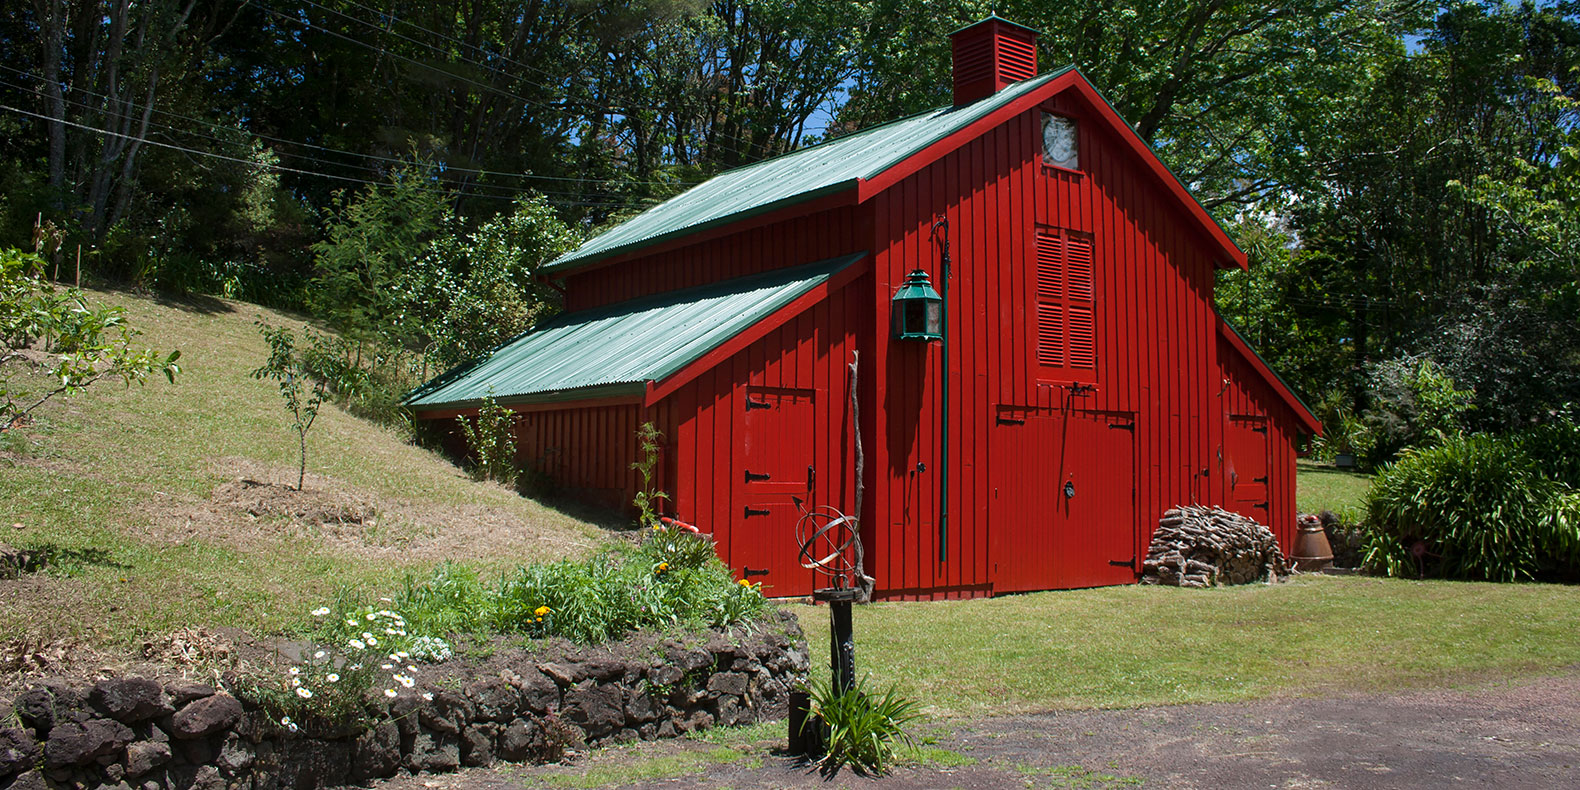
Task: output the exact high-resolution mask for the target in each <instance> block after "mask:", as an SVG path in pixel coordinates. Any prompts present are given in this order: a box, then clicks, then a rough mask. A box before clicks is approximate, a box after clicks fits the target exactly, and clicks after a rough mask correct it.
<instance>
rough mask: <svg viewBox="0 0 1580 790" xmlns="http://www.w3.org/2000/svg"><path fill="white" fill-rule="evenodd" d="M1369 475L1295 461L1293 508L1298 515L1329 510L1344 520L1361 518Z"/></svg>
mask: <svg viewBox="0 0 1580 790" xmlns="http://www.w3.org/2000/svg"><path fill="white" fill-rule="evenodd" d="M1371 485H1372V476H1371V475H1369V474H1366V473H1365V472H1357V471H1355V470H1353V469H1339V468H1338V467H1335V466H1329V465H1327V464H1319V463H1317V462H1315V461H1296V462H1295V507H1296V509H1298V510H1299V511H1300V512H1302V513H1321V512H1322V511H1324V510H1331V511H1333V512H1334V513H1337V514H1339V515H1341V516H1344V517H1345V519H1346V520H1349V521H1355V520H1358V519H1359V518H1360V517H1361V515H1362V514H1361V507H1362V504H1363V503H1364V501H1365V498H1366V491H1367V489H1369V488H1371Z"/></svg>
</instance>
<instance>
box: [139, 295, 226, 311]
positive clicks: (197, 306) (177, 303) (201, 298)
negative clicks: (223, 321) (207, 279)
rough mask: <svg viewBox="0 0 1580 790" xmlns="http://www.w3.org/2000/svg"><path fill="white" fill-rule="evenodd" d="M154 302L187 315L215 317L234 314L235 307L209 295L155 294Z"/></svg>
mask: <svg viewBox="0 0 1580 790" xmlns="http://www.w3.org/2000/svg"><path fill="white" fill-rule="evenodd" d="M154 301H155V302H156V303H158V304H159V305H161V306H163V307H173V308H175V309H177V310H180V311H182V312H186V313H201V314H203V315H215V314H218V313H234V312H236V307H235V305H232V304H231V303H230V302H227V301H225V300H224V299H220V298H218V297H214V296H209V295H208V294H196V293H186V294H169V293H155V294H154Z"/></svg>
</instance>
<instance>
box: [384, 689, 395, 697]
mask: <svg viewBox="0 0 1580 790" xmlns="http://www.w3.org/2000/svg"><path fill="white" fill-rule="evenodd" d="M395 693H396V692H395V689H384V696H386V697H389V698H391V699H394V698H395Z"/></svg>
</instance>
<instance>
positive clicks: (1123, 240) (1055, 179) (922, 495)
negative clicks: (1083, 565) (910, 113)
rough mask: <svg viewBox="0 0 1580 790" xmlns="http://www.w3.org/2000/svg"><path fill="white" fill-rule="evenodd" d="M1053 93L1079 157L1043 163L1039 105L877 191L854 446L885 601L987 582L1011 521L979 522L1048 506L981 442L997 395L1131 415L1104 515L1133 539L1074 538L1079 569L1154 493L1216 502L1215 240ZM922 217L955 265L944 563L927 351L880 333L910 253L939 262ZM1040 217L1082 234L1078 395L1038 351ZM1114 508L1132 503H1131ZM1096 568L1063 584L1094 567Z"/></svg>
mask: <svg viewBox="0 0 1580 790" xmlns="http://www.w3.org/2000/svg"><path fill="white" fill-rule="evenodd" d="M1065 96H1069V97H1070V98H1069V99H1068V100H1066V99H1065V98H1064V97H1063V96H1061V97H1059V98H1056V99H1055V100H1053V101H1051V102H1048V103H1047V104H1045V105H1044V106H1045V108H1046V109H1049V110H1054V111H1057V112H1059V113H1061V114H1065V115H1069V116H1072V117H1075V118H1076V119H1077V120H1078V122H1080V121H1082V120H1083V119H1088V120H1086V121H1085V122H1081V123H1080V134H1081V141H1080V143H1081V162H1082V170H1081V172H1070V171H1065V170H1060V169H1056V168H1045V167H1044V166H1043V165H1042V164H1041V159H1040V148H1039V143H1040V136H1039V134H1038V130H1039V129H1040V125H1039V124H1040V114H1039V113H1040V109H1039V110H1034V111H1030V112H1027V113H1023V114H1021V115H1019V116H1017V117H1015V118H1013V119H1011V120H1010V121H1009V122H1007V123H1005V124H1003V125H1002V126H1000V127H999V128H997V129H995V130H993V131H992V132H990V133H988V134H985V135H983V136H981V137H979V138H978V139H976V140H974V141H972V142H969V143H967V144H966V145H965V146H964V147H962V148H961V149H959V150H957V151H956V152H954V153H952V154H950V155H948V156H946V157H944V158H942V159H941V160H939V161H937V162H935V163H934V164H932V165H930V166H929V167H927V168H925V169H923V170H921V171H919V172H918V173H916V174H915V175H914V176H912V177H910V178H907V179H905V180H904V181H902V182H900V183H899V184H896V185H895V186H894V187H892V188H891V189H889V190H887V191H886V192H884V193H882V194H880V195H878V196H876V197H875V198H874V199H873V202H874V204H875V216H876V217H877V218H878V221H877V226H876V227H875V233H876V235H877V241H876V242H875V243H874V245H873V249H874V251H875V258H874V277H875V282H876V285H877V287H876V289H875V293H874V295H873V296H874V302H873V306H872V309H873V314H874V321H873V324H872V330H871V331H873V333H874V336H875V337H877V338H878V339H879V340H878V342H877V343H876V346H875V349H874V356H875V357H876V359H875V360H874V361H875V362H876V363H877V364H876V365H875V368H874V369H875V370H877V371H881V373H882V374H883V375H884V377H885V379H886V381H884V382H883V391H882V392H881V393H879V394H878V398H877V403H875V404H874V405H875V410H876V411H877V412H878V413H880V414H883V415H884V423H883V427H884V432H885V434H886V439H885V440H883V441H880V442H878V443H877V444H878V446H877V447H876V448H875V452H872V453H870V454H869V460H870V461H871V465H872V466H873V467H874V468H875V469H877V470H878V472H879V474H878V477H877V479H876V480H874V481H873V486H872V488H870V489H869V490H870V491H871V494H870V496H871V497H872V499H873V500H874V513H875V514H881V515H876V516H875V517H876V518H877V519H878V520H879V521H878V523H877V524H875V525H874V526H875V527H876V529H874V531H873V538H874V540H875V543H876V545H872V546H870V547H869V554H870V555H871V556H873V557H874V565H875V568H874V569H875V570H876V572H877V573H876V575H877V577H878V586H879V589H880V590H882V591H883V592H884V594H885V595H887V596H888V597H893V598H907V599H908V598H940V597H959V596H971V595H982V594H987V593H990V592H993V591H995V590H996V589H997V584H998V581H999V579H998V578H997V574H998V570H997V569H996V566H999V565H1002V564H1003V563H1004V562H1005V556H1006V552H1014V551H1016V549H1017V545H1018V544H1017V542H1016V538H1015V537H1014V536H1004V535H995V534H994V532H993V528H994V523H995V522H1002V521H1003V520H1002V519H996V518H993V517H992V514H994V513H1020V512H1024V513H1040V512H1042V511H1043V510H1046V509H1047V508H1048V507H1049V506H1050V503H1049V502H1047V501H1046V498H1047V497H1050V496H1052V495H1053V489H1054V488H1056V487H1057V482H1056V481H1053V480H1050V479H1046V478H1037V477H1035V476H1033V477H1031V478H1027V475H1028V474H1032V473H1031V472H1029V471H1028V470H1026V469H1021V468H1007V467H1011V466H1013V464H1014V463H1015V462H1014V458H1013V455H1011V456H1008V457H1006V456H1005V455H1004V454H1003V453H1002V452H1001V453H998V454H995V453H994V452H993V450H992V445H993V438H992V437H993V436H994V435H995V432H996V431H1002V430H1004V429H1005V428H1004V426H1000V425H997V422H996V417H997V415H998V413H999V410H1001V409H1004V408H1011V409H1016V410H1020V411H1022V412H1025V413H1035V414H1045V415H1059V414H1064V415H1068V414H1069V413H1070V412H1071V410H1072V409H1073V410H1081V411H1085V412H1097V413H1101V414H1105V415H1115V416H1116V417H1118V418H1121V419H1124V420H1126V421H1128V420H1129V419H1133V420H1134V422H1135V428H1134V442H1133V445H1132V447H1133V449H1130V450H1128V452H1131V453H1133V455H1132V456H1131V460H1132V462H1133V464H1134V470H1135V480H1134V487H1133V492H1132V490H1131V488H1130V487H1129V486H1122V485H1115V486H1114V487H1113V490H1112V491H1109V492H1105V493H1103V494H1102V495H1101V496H1105V497H1115V498H1118V497H1125V496H1133V503H1134V507H1133V513H1134V516H1133V521H1134V523H1132V524H1114V525H1111V526H1112V528H1113V529H1114V530H1116V531H1117V534H1121V535H1126V536H1129V535H1133V536H1134V537H1133V539H1132V540H1131V542H1132V543H1133V544H1134V545H1133V547H1132V549H1131V551H1129V552H1123V551H1121V550H1119V549H1116V548H1113V546H1112V544H1109V545H1107V546H1106V547H1099V543H1098V542H1095V539H1092V540H1089V541H1087V542H1085V543H1079V545H1081V546H1085V547H1087V548H1083V549H1079V550H1080V551H1084V552H1086V553H1087V554H1089V555H1090V556H1089V557H1088V558H1087V560H1088V564H1089V565H1094V567H1098V569H1099V571H1101V570H1102V569H1103V568H1107V567H1110V566H1108V564H1107V563H1108V560H1109V559H1110V558H1109V557H1108V554H1112V553H1121V554H1125V555H1126V557H1134V556H1139V555H1141V554H1144V552H1145V549H1146V543H1147V541H1148V540H1149V539H1150V532H1151V528H1152V526H1153V525H1155V523H1156V519H1157V517H1158V516H1159V515H1160V514H1161V513H1162V512H1163V511H1164V510H1166V509H1167V508H1169V507H1172V506H1174V505H1176V504H1184V503H1191V502H1216V501H1218V499H1219V497H1221V494H1222V485H1221V479H1220V478H1219V476H1218V473H1217V472H1218V470H1217V469H1216V468H1215V466H1216V464H1215V456H1214V453H1215V451H1216V449H1217V440H1218V436H1219V434H1220V433H1221V427H1214V424H1215V423H1217V422H1218V421H1219V420H1220V419H1221V418H1220V414H1219V410H1218V408H1217V404H1216V403H1215V402H1214V401H1215V398H1214V393H1216V391H1217V387H1216V386H1215V383H1216V381H1217V379H1218V376H1217V370H1218V367H1217V359H1216V351H1217V346H1216V343H1215V336H1216V333H1215V323H1214V321H1215V318H1214V314H1213V311H1212V307H1211V300H1212V283H1213V279H1212V271H1213V260H1212V258H1211V253H1210V250H1211V247H1210V246H1209V245H1208V244H1207V240H1206V238H1205V236H1204V234H1202V232H1201V231H1199V230H1197V229H1196V228H1195V227H1194V224H1193V221H1192V220H1191V219H1190V218H1189V217H1188V216H1187V215H1186V214H1185V212H1184V211H1182V210H1181V209H1180V208H1179V207H1178V206H1177V204H1175V203H1174V202H1173V200H1172V198H1170V197H1169V196H1168V195H1166V194H1165V193H1164V192H1163V191H1162V190H1160V189H1158V188H1157V186H1156V183H1155V181H1154V180H1153V177H1152V176H1151V175H1150V174H1149V173H1147V172H1146V171H1145V170H1144V168H1143V167H1142V164H1141V163H1140V162H1139V161H1136V160H1135V159H1134V158H1133V157H1132V155H1131V154H1129V153H1128V152H1127V151H1126V150H1125V148H1124V147H1123V146H1122V145H1121V144H1120V143H1119V141H1118V140H1117V139H1115V138H1114V137H1113V136H1112V135H1111V134H1110V133H1109V132H1107V131H1106V130H1105V129H1103V128H1101V127H1100V126H1099V124H1097V123H1095V122H1093V121H1091V120H1089V119H1090V118H1092V116H1091V114H1090V113H1089V109H1090V108H1087V107H1085V106H1083V105H1082V104H1081V103H1080V101H1079V99H1078V98H1077V97H1075V96H1074V94H1065ZM937 216H944V217H946V218H947V219H948V221H949V227H950V230H951V236H952V238H951V243H952V250H951V252H952V256H953V274H954V276H953V279H952V281H951V282H950V288H951V293H950V305H949V343H950V368H951V370H950V371H949V375H948V377H947V380H948V385H949V386H950V411H951V418H952V419H951V421H950V425H949V431H950V441H949V444H950V456H951V457H950V459H949V470H948V477H949V481H950V482H949V485H950V512H949V517H948V528H949V534H948V536H947V540H948V552H947V553H946V555H945V557H944V559H943V560H942V561H940V559H939V552H938V545H937V535H936V532H937V528H936V525H937V487H938V481H939V472H940V471H941V466H940V462H941V458H940V457H939V443H938V434H937V432H938V430H939V428H940V427H941V415H940V412H939V407H940V401H939V397H940V395H941V391H940V390H939V389H938V387H939V386H940V383H941V381H942V380H943V378H944V377H943V376H941V375H940V371H939V364H940V359H941V354H940V349H939V345H938V344H930V345H926V346H923V345H916V344H908V343H900V342H897V341H889V340H887V333H886V324H885V320H886V318H887V300H888V299H889V298H890V296H891V295H892V294H893V292H894V289H895V288H897V287H898V285H899V284H900V281H901V278H903V276H904V274H905V273H906V272H908V271H909V270H911V269H912V268H916V267H917V266H921V267H922V268H925V269H927V270H928V271H929V272H931V273H933V276H934V278H935V279H936V278H937V277H938V276H939V248H938V246H937V245H936V244H934V243H933V242H932V241H931V239H930V230H929V229H930V227H931V225H932V223H933V221H934V218H935V217H937ZM1038 225H1045V226H1049V227H1052V228H1059V229H1063V230H1066V231H1073V232H1076V233H1080V234H1090V235H1091V237H1092V239H1093V252H1094V262H1095V266H1096V278H1097V279H1096V290H1097V306H1096V310H1097V317H1096V321H1097V337H1096V342H1097V371H1096V375H1095V383H1096V386H1097V388H1096V391H1095V392H1092V393H1090V394H1085V395H1073V394H1071V392H1070V390H1069V389H1068V384H1069V383H1070V381H1071V379H1072V378H1078V379H1079V380H1082V381H1084V380H1088V379H1089V378H1093V377H1090V376H1089V375H1083V376H1078V377H1076V376H1071V374H1070V373H1069V372H1061V371H1059V370H1055V369H1049V368H1045V367H1043V366H1039V365H1038V364H1036V362H1035V338H1036V324H1035V316H1036V308H1035V249H1036V248H1035V232H1036V228H1037V226H1038ZM1061 419H1073V418H1068V417H1061ZM1092 435H1093V436H1094V437H1096V436H1100V435H1101V434H1100V433H1093V434H1092ZM1127 438H1128V437H1127ZM1093 441H1096V439H1094V440H1093ZM1066 449H1068V448H1066ZM1075 449H1077V450H1081V452H1091V451H1092V450H1091V448H1075ZM1072 452H1073V450H1072ZM1114 452H1119V451H1118V450H1115V451H1114ZM923 467H925V471H919V470H920V469H922V468H923ZM1021 478H1027V479H1021ZM1081 495H1082V496H1086V495H1087V493H1086V492H1085V491H1083V492H1082V494H1081ZM995 497H996V499H995ZM1052 504H1055V505H1056V504H1058V503H1056V502H1055V503H1052ZM1124 504H1129V503H1124ZM1111 510H1112V511H1113V512H1117V513H1126V512H1132V508H1130V507H1125V508H1120V507H1114V508H1111ZM1118 518H1120V519H1121V520H1123V519H1124V516H1119V517H1118ZM1071 545H1076V544H1071ZM990 547H996V548H994V549H993V550H990ZM1121 559H1123V558H1121ZM1055 573H1056V574H1057V572H1055ZM1094 573H1095V574H1096V575H1095V576H1094V575H1092V574H1086V575H1084V576H1080V577H1079V578H1077V581H1080V580H1082V579H1086V580H1091V579H1096V578H1100V577H1102V576H1103V573H1101V572H1094ZM1055 586H1069V584H1067V583H1063V582H1060V581H1058V580H1057V579H1053V578H1043V579H1034V578H1028V579H1024V580H1020V581H1017V582H1013V583H1011V585H1010V586H1009V587H1008V588H1007V589H1045V588H1049V587H1055Z"/></svg>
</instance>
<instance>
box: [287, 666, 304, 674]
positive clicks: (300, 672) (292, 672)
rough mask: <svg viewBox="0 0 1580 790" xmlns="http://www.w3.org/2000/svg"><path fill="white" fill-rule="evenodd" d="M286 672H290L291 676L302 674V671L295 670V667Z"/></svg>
mask: <svg viewBox="0 0 1580 790" xmlns="http://www.w3.org/2000/svg"><path fill="white" fill-rule="evenodd" d="M286 671H288V672H290V673H291V674H293V675H300V674H302V670H300V669H297V668H296V667H291V668H290V669H289V670H286Z"/></svg>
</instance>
